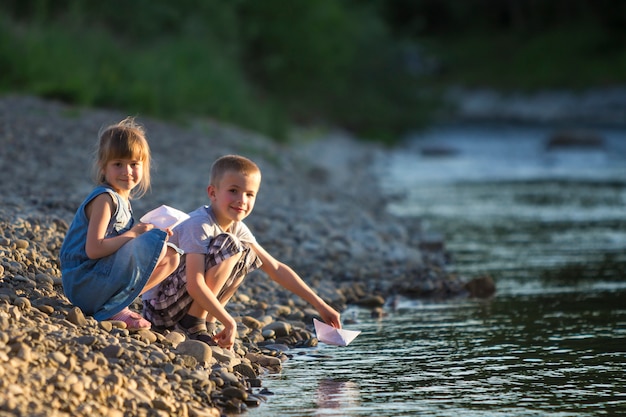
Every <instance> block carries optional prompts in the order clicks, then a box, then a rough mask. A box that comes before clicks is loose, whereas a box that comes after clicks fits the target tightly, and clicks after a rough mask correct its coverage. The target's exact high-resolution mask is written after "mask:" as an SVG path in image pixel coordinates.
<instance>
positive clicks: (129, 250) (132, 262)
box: [60, 186, 167, 320]
mask: <svg viewBox="0 0 626 417" xmlns="http://www.w3.org/2000/svg"><path fill="white" fill-rule="evenodd" d="M102 193H109V194H110V195H111V196H112V197H113V199H114V201H115V202H116V203H117V208H116V210H115V213H114V214H113V216H112V218H111V221H110V222H109V225H108V228H107V233H106V237H113V236H117V235H120V234H122V233H124V232H126V231H127V230H129V229H130V228H131V227H132V226H133V224H134V223H135V221H134V220H133V217H132V209H131V208H130V205H129V204H126V202H125V201H124V200H123V199H122V197H121V196H120V195H119V194H117V193H116V192H115V191H114V190H113V189H111V188H109V187H106V186H98V187H96V188H95V189H94V190H93V191H92V192H91V194H89V196H88V197H87V198H86V199H85V201H83V203H82V204H81V206H80V207H79V208H78V211H77V212H76V214H75V216H74V219H73V221H72V224H71V225H70V228H69V230H68V231H67V235H66V236H65V240H64V242H63V246H62V247H61V254H60V261H61V273H62V278H63V291H64V292H65V295H66V296H67V298H68V299H69V300H70V301H71V302H72V304H74V305H76V306H78V307H80V309H81V310H82V311H83V312H84V313H85V314H88V315H93V317H94V318H95V319H96V320H106V319H108V318H110V317H111V316H113V315H115V314H117V313H119V312H120V311H122V310H123V309H124V308H125V307H128V306H129V305H130V304H131V303H132V302H133V300H134V299H135V298H136V297H137V296H139V294H140V293H141V290H142V289H143V288H144V286H145V285H146V282H147V281H148V279H149V278H150V275H152V272H153V271H154V268H155V267H156V264H157V262H158V259H159V256H160V254H161V250H162V249H163V245H164V244H165V240H166V237H167V233H165V232H164V231H162V230H160V229H156V228H155V229H152V230H150V231H148V232H146V233H144V234H142V235H140V236H138V237H136V238H134V239H132V240H130V241H128V242H127V243H126V244H124V246H122V247H121V248H120V249H118V250H117V252H115V253H113V254H111V255H109V256H106V257H104V258H99V259H89V257H88V256H87V253H86V251H85V243H86V242H87V228H88V225H89V219H87V216H86V214H85V206H86V205H87V204H88V203H89V202H90V201H92V200H93V199H94V198H95V197H96V196H98V195H100V194H102Z"/></svg>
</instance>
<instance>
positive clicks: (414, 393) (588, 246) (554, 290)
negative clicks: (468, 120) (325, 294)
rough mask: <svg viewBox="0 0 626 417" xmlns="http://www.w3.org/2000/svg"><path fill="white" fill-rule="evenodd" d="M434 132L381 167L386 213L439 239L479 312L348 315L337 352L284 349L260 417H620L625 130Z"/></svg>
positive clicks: (448, 306)
mask: <svg viewBox="0 0 626 417" xmlns="http://www.w3.org/2000/svg"><path fill="white" fill-rule="evenodd" d="M552 133H553V129H550V128H547V127H545V126H507V125H497V126H496V125H490V126H476V125H474V126H443V127H437V128H433V129H432V130H429V131H427V132H421V133H416V134H415V135H414V136H413V137H412V138H410V140H409V141H408V142H407V144H406V146H405V147H403V148H402V149H398V150H396V151H393V152H391V153H389V154H384V155H381V157H380V160H379V161H377V167H378V168H377V169H378V170H379V172H380V178H381V185H382V186H383V188H384V189H385V190H386V192H387V193H388V194H389V196H390V205H389V210H390V211H391V212H393V213H394V214H396V215H398V216H406V217H411V218H419V219H421V221H422V226H423V228H424V229H425V230H426V231H433V232H437V233H442V234H443V236H444V240H445V242H446V247H447V249H448V250H449V251H450V252H451V254H452V256H453V263H452V265H451V268H452V269H453V270H454V271H455V272H457V273H459V274H462V275H464V276H475V275H478V274H489V275H491V276H492V277H493V278H494V279H495V281H496V285H497V293H496V295H495V297H493V298H492V299H489V300H467V299H463V300H449V301H447V302H426V301H418V300H409V299H401V300H399V302H398V304H397V307H396V308H395V309H393V310H391V309H389V310H387V313H388V314H387V316H386V317H383V318H382V319H373V318H371V317H370V316H369V313H368V311H366V310H362V309H358V308H350V309H349V310H348V311H345V312H344V317H351V318H353V319H354V320H355V321H356V324H351V325H348V326H346V327H347V328H350V329H358V330H361V331H362V334H361V335H360V336H359V337H358V338H357V339H356V340H355V341H354V342H353V343H352V344H350V345H349V346H347V347H335V346H328V345H325V344H320V345H319V346H318V347H317V348H315V349H303V350H293V351H290V352H289V354H290V355H291V356H292V358H291V360H289V361H287V362H286V363H285V364H284V368H283V371H282V372H281V373H280V374H270V375H265V376H264V380H263V381H264V386H265V388H266V389H268V390H269V391H271V392H273V393H275V395H268V396H267V401H266V402H265V403H263V404H262V405H261V406H260V407H258V408H252V409H249V410H248V411H247V412H246V415H248V416H250V417H259V416H263V417H266V416H268V417H269V416H272V417H274V416H293V417H305V416H372V417H373V416H388V417H397V416H417V415H419V416H456V415H472V416H596V415H610V416H612V415H619V414H626V374H625V373H624V370H625V369H626V302H625V301H624V300H626V131H625V130H619V129H600V128H599V129H596V133H597V135H598V136H599V137H600V138H601V140H600V141H599V142H594V143H592V144H590V143H581V145H585V146H578V147H577V146H570V145H571V144H570V145H568V146H563V147H553V148H550V147H549V146H548V138H549V137H550V135H551V134H552Z"/></svg>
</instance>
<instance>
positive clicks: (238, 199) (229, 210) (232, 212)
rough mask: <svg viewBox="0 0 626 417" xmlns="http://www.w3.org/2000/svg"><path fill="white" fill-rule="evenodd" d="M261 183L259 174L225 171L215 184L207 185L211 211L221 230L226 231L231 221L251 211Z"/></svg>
mask: <svg viewBox="0 0 626 417" xmlns="http://www.w3.org/2000/svg"><path fill="white" fill-rule="evenodd" d="M260 185H261V175H260V174H259V173H253V174H248V175H244V174H242V173H240V172H236V171H227V172H226V173H225V174H224V175H223V176H222V179H221V180H220V181H219V183H218V184H217V186H214V185H209V188H208V193H209V198H210V199H211V206H212V207H213V213H215V217H216V218H217V223H218V224H219V225H220V227H221V228H222V230H224V231H227V230H228V229H229V228H230V226H231V225H232V224H233V222H236V221H242V220H243V219H245V218H246V217H248V215H249V214H250V213H251V212H252V209H253V208H254V202H255V201H256V195H257V193H258V191H259V186H260Z"/></svg>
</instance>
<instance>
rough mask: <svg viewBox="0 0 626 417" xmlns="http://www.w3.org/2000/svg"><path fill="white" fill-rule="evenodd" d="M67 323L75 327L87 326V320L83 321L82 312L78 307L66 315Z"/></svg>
mask: <svg viewBox="0 0 626 417" xmlns="http://www.w3.org/2000/svg"><path fill="white" fill-rule="evenodd" d="M67 321H69V322H70V323H73V324H75V325H77V326H78V327H84V326H86V325H87V319H85V315H84V314H83V311H82V310H81V309H80V308H78V307H74V308H72V309H71V310H70V311H69V312H68V313H67Z"/></svg>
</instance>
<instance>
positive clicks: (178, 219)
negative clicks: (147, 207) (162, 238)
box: [139, 205, 189, 229]
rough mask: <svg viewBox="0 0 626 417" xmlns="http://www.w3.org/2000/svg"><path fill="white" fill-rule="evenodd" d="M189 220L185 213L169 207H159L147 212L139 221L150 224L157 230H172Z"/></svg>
mask: <svg viewBox="0 0 626 417" xmlns="http://www.w3.org/2000/svg"><path fill="white" fill-rule="evenodd" d="M188 218H189V215H188V214H187V213H184V212H182V211H180V210H177V209H175V208H172V207H170V206H166V205H163V206H159V207H157V208H155V209H154V210H151V211H149V212H147V213H146V214H145V215H144V216H143V217H142V218H141V219H139V220H141V221H142V222H143V223H151V224H153V225H155V226H156V227H158V228H159V229H167V228H170V229H173V228H174V227H176V226H177V225H178V224H180V223H182V222H184V221H185V220H187V219H188Z"/></svg>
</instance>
